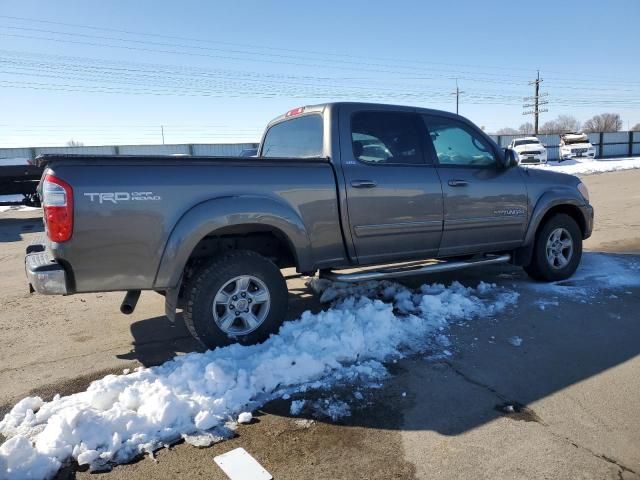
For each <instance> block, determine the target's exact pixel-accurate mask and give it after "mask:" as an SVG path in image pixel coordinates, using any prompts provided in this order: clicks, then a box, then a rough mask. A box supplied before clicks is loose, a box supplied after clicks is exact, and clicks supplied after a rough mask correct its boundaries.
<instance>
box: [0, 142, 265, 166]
mask: <svg viewBox="0 0 640 480" xmlns="http://www.w3.org/2000/svg"><path fill="white" fill-rule="evenodd" d="M257 146H258V144H257V143H188V144H176V145H105V146H93V147H85V146H82V147H32V148H0V165H1V164H2V163H3V160H5V162H4V163H6V160H11V159H34V158H36V157H37V156H38V155H41V154H43V153H59V154H65V153H73V154H84V155H195V156H203V157H206V156H229V157H233V156H237V155H240V152H242V150H244V149H247V148H256V147H257Z"/></svg>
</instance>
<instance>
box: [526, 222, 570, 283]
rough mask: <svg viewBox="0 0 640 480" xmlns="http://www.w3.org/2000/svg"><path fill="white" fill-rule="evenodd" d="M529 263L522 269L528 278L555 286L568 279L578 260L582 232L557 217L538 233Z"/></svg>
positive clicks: (544, 225) (543, 226) (546, 223)
mask: <svg viewBox="0 0 640 480" xmlns="http://www.w3.org/2000/svg"><path fill="white" fill-rule="evenodd" d="M533 248H534V249H533V256H532V258H531V263H529V265H526V266H525V267H524V269H525V271H526V272H527V273H528V274H529V276H530V277H531V278H534V279H536V280H542V281H545V282H555V281H558V280H565V279H567V278H569V277H570V276H571V275H573V273H574V272H575V271H576V269H577V268H578V265H579V264H580V258H581V257H582V232H581V231H580V227H579V226H578V224H577V223H576V221H575V220H574V219H573V218H571V217H570V216H569V215H566V214H564V213H560V214H557V215H554V216H553V217H551V218H549V219H548V220H547V221H546V222H545V223H544V224H543V225H542V226H541V227H540V229H539V230H538V232H537V234H536V239H535V245H534V247H533Z"/></svg>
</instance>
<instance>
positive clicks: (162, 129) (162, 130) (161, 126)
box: [160, 125, 164, 145]
mask: <svg viewBox="0 0 640 480" xmlns="http://www.w3.org/2000/svg"><path fill="white" fill-rule="evenodd" d="M160 133H162V144H163V145H164V125H160Z"/></svg>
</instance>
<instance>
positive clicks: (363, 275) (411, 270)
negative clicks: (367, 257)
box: [321, 253, 511, 282]
mask: <svg viewBox="0 0 640 480" xmlns="http://www.w3.org/2000/svg"><path fill="white" fill-rule="evenodd" d="M510 260H511V255H510V254H508V253H505V254H503V255H491V256H485V257H482V258H479V259H477V260H468V261H452V262H447V261H442V262H439V263H431V264H428V265H424V264H421V265H418V266H415V263H414V264H412V265H409V266H407V265H404V266H402V265H401V266H395V267H394V266H392V267H389V268H383V269H378V270H365V271H359V272H354V273H338V272H334V271H329V272H326V273H323V274H322V275H321V277H322V278H326V279H327V280H331V281H334V282H365V281H369V280H384V279H387V278H401V277H412V276H415V275H422V274H426V273H438V272H448V271H450V270H462V269H463V268H470V267H479V266H481V265H493V264H496V263H507V262H509V261H510Z"/></svg>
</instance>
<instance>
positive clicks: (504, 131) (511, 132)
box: [496, 127, 519, 135]
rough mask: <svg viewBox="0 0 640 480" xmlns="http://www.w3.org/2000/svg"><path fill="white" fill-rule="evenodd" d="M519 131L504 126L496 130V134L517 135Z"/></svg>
mask: <svg viewBox="0 0 640 480" xmlns="http://www.w3.org/2000/svg"><path fill="white" fill-rule="evenodd" d="M518 133H519V132H518V130H516V129H515V128H510V127H504V128H501V129H500V130H498V131H497V132H496V135H517V134H518Z"/></svg>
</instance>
